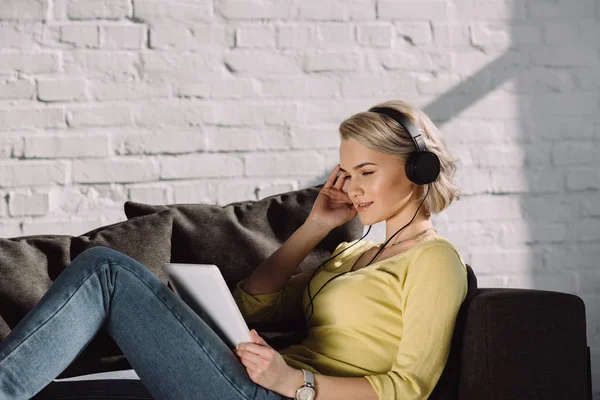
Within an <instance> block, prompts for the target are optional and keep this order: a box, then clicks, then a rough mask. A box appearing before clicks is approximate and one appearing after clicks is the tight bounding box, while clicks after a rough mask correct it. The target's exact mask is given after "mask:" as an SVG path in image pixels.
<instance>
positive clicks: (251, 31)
mask: <svg viewBox="0 0 600 400" xmlns="http://www.w3.org/2000/svg"><path fill="white" fill-rule="evenodd" d="M235 45H236V47H249V48H256V47H258V48H264V47H267V48H268V47H275V28H274V27H273V26H261V25H256V26H252V25H249V26H242V27H239V28H237V29H236V32H235Z"/></svg>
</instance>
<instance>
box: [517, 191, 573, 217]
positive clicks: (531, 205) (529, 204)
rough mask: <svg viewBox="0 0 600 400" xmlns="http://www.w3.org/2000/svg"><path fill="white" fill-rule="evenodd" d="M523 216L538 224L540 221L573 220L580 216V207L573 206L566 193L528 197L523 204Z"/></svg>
mask: <svg viewBox="0 0 600 400" xmlns="http://www.w3.org/2000/svg"><path fill="white" fill-rule="evenodd" d="M522 208H523V217H524V218H526V219H527V220H529V221H530V223H531V224H536V223H538V222H540V221H543V222H546V223H549V222H556V221H567V222H570V221H573V220H575V219H577V218H578V216H579V209H577V208H575V207H573V205H572V204H571V201H570V199H568V198H566V197H565V196H564V194H561V193H559V194H556V195H553V194H548V195H546V196H542V197H532V198H527V200H526V201H524V202H523V204H522Z"/></svg>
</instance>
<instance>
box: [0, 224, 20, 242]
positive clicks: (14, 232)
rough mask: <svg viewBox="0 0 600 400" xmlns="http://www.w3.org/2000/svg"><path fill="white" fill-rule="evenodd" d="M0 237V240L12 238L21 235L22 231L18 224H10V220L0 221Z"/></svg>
mask: <svg viewBox="0 0 600 400" xmlns="http://www.w3.org/2000/svg"><path fill="white" fill-rule="evenodd" d="M0 232H1V233H0V235H1V236H0V237H2V238H14V237H19V236H22V235H23V231H22V230H21V223H20V222H17V221H15V222H12V220H9V221H6V222H3V221H0Z"/></svg>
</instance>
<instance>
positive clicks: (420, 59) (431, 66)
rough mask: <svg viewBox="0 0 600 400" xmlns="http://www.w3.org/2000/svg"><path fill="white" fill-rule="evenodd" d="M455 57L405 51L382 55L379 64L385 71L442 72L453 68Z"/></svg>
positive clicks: (435, 52) (453, 55)
mask: <svg viewBox="0 0 600 400" xmlns="http://www.w3.org/2000/svg"><path fill="white" fill-rule="evenodd" d="M455 57H456V54H450V53H447V52H444V53H441V52H437V51H434V52H432V51H422V50H412V49H407V50H406V51H402V52H393V53H389V54H385V55H383V56H382V59H381V64H382V65H383V66H384V67H385V69H387V70H392V71H394V70H400V71H418V72H423V71H439V70H442V71H444V70H449V69H451V68H452V67H453V65H454V64H455ZM461 67H462V66H461Z"/></svg>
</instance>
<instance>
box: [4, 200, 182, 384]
mask: <svg viewBox="0 0 600 400" xmlns="http://www.w3.org/2000/svg"><path fill="white" fill-rule="evenodd" d="M172 226H173V214H172V213H171V212H170V211H163V212H159V213H156V214H152V215H148V216H144V217H140V218H134V219H130V220H127V221H122V222H118V223H116V224H112V225H109V226H104V227H100V228H98V229H95V230H93V231H90V232H87V233H85V234H83V235H81V236H66V235H35V236H22V237H16V238H10V239H0V277H1V279H0V341H2V340H4V339H5V338H6V337H7V336H8V334H9V333H10V331H11V330H12V329H13V328H14V327H15V326H16V325H17V323H18V322H19V321H20V320H21V319H22V318H23V317H24V316H25V315H26V314H27V313H28V312H29V311H30V310H31V309H32V308H33V307H35V305H36V304H37V303H38V302H39V300H40V299H41V298H42V296H43V295H44V293H46V291H47V290H48V288H49V287H50V285H52V283H53V282H54V280H56V278H57V277H58V276H59V275H60V273H61V272H62V271H63V270H64V269H65V268H66V267H67V266H68V265H69V264H70V262H71V261H72V260H73V259H74V258H75V257H77V255H79V254H80V253H82V252H83V251H84V250H86V249H88V248H91V247H95V246H105V247H109V248H112V249H115V250H117V251H120V252H122V253H124V254H126V255H128V256H130V257H132V258H134V259H136V260H137V261H139V262H140V263H142V264H144V265H145V266H146V267H148V269H149V270H150V271H152V272H153V273H154V274H155V275H156V276H158V277H159V279H161V280H162V281H163V282H164V283H166V282H167V278H166V275H165V274H164V272H163V271H162V265H163V264H164V263H167V262H169V259H170V256H171V234H172ZM128 368H131V366H130V364H129V363H128V362H127V360H126V359H125V357H124V356H123V355H122V352H121V350H120V349H119V347H118V346H117V344H116V343H115V342H114V341H113V340H112V338H111V337H110V336H109V335H108V333H107V332H106V331H105V330H104V328H103V329H101V330H100V332H98V335H97V336H96V338H95V339H94V340H93V341H92V342H91V343H90V344H89V346H88V347H87V348H86V349H85V350H84V351H83V352H82V353H81V354H80V355H79V356H78V357H77V358H76V359H75V361H74V362H73V363H72V364H71V365H70V366H69V367H67V369H66V370H65V371H63V373H62V374H61V375H60V376H59V378H66V377H69V376H75V375H83V374H88V373H95V372H104V371H112V370H118V369H128Z"/></svg>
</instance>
